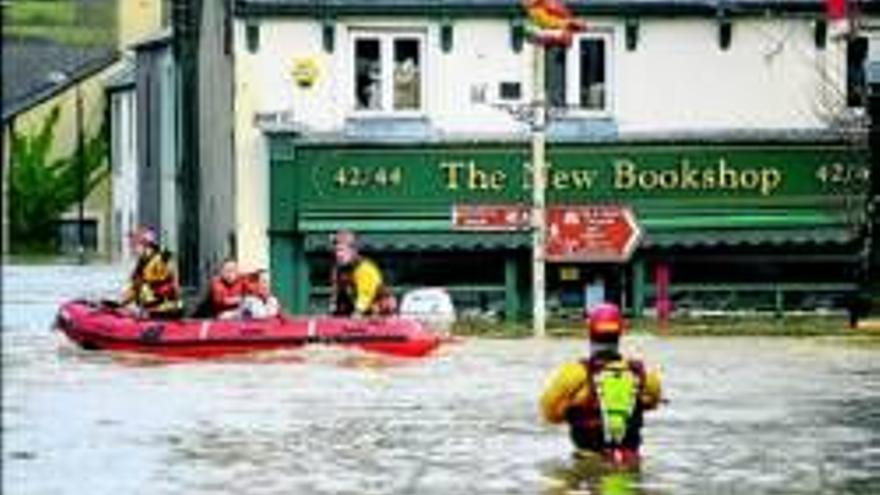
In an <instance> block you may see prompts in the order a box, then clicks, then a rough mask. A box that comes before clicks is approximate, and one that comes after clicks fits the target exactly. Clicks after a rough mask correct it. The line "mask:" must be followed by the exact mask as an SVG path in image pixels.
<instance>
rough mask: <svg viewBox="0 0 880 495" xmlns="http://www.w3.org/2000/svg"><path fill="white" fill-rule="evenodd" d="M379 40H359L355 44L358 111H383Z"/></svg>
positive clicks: (356, 101) (355, 92) (355, 90)
mask: <svg viewBox="0 0 880 495" xmlns="http://www.w3.org/2000/svg"><path fill="white" fill-rule="evenodd" d="M380 53H381V52H380V48H379V40H378V39H375V38H372V39H370V38H363V39H358V40H356V41H355V43H354V81H355V83H354V97H355V108H357V109H358V110H381V109H382V58H381V56H380Z"/></svg>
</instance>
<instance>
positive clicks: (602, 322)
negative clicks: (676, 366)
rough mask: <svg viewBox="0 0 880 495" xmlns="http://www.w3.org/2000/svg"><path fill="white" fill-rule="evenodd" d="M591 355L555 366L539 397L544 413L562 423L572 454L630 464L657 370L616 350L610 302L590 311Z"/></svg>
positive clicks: (656, 386)
mask: <svg viewBox="0 0 880 495" xmlns="http://www.w3.org/2000/svg"><path fill="white" fill-rule="evenodd" d="M587 325H588V328H589V338H590V355H589V357H588V358H586V359H582V360H579V361H572V362H568V363H565V364H563V365H562V366H560V367H559V368H558V369H557V370H556V371H555V373H554V374H553V375H552V376H551V377H550V380H549V381H548V383H547V386H546V388H545V389H544V392H543V394H542V396H541V400H540V410H541V415H542V416H543V418H544V419H545V420H546V421H548V422H550V423H553V424H560V423H567V424H568V425H569V429H570V435H571V440H572V442H573V443H574V446H575V448H576V449H577V450H576V454H589V453H593V454H598V455H600V456H602V457H604V458H605V459H608V460H610V461H612V462H614V463H616V464H621V465H635V464H637V463H638V460H639V448H640V447H641V444H642V435H641V429H642V421H643V415H644V412H645V411H649V410H652V409H655V408H657V407H658V406H659V405H660V402H661V386H660V377H659V374H658V373H656V372H653V371H648V370H647V369H646V367H645V365H644V363H643V362H641V361H640V360H637V359H631V358H627V357H625V356H623V355H622V353H621V352H620V338H621V335H622V334H623V330H624V328H623V319H622V317H621V315H620V309H619V308H618V307H617V306H616V305H614V304H608V303H603V304H600V305H598V306H596V307H595V308H594V309H593V310H592V311H590V313H589V316H588V321H587Z"/></svg>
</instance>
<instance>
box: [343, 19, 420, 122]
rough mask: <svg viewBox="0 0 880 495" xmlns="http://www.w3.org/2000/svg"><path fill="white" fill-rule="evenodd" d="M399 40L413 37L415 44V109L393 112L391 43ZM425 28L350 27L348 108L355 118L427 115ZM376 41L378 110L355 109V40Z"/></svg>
mask: <svg viewBox="0 0 880 495" xmlns="http://www.w3.org/2000/svg"><path fill="white" fill-rule="evenodd" d="M399 38H415V39H417V40H418V41H419V108H418V109H415V110H410V109H408V110H395V109H394V40H395V39H399ZM427 38H428V36H427V29H425V28H379V27H356V28H355V27H353V28H351V30H350V32H349V43H348V49H349V53H348V60H349V63H348V64H347V65H348V68H347V70H348V76H347V81H348V84H347V86H348V88H347V91H348V108H349V112H350V113H351V115H353V116H356V117H423V116H424V115H426V114H427V110H426V108H425V106H426V104H427V97H426V96H427V94H426V81H427V79H428V76H427V70H426V69H427V66H428V61H427V57H426V54H427V50H426V45H427ZM362 39H378V40H379V56H380V60H381V63H382V72H381V78H382V79H381V81H382V109H381V110H372V109H359V108H358V107H357V97H356V96H355V89H356V87H355V85H356V84H357V81H356V77H355V69H356V64H355V45H356V44H357V42H358V40H362Z"/></svg>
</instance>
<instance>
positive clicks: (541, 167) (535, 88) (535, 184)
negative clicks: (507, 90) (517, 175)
mask: <svg viewBox="0 0 880 495" xmlns="http://www.w3.org/2000/svg"><path fill="white" fill-rule="evenodd" d="M532 46H533V57H534V60H533V64H532V67H533V71H534V72H533V77H532V81H533V85H532V94H533V97H532V105H534V112H535V114H534V119H533V120H532V128H531V131H532V215H531V218H532V329H533V332H534V336H535V337H544V336H546V334H547V330H546V325H547V308H546V295H547V294H546V277H545V264H544V261H545V258H546V256H545V249H546V239H547V215H546V212H545V210H546V205H545V203H546V201H545V199H546V189H547V188H546V181H545V179H546V161H545V155H546V148H547V143H546V127H547V125H546V124H547V106H546V104H545V100H546V97H547V95H546V93H547V91H546V88H545V85H544V64H545V60H544V46H543V45H542V44H540V43H535V44H534V45H532Z"/></svg>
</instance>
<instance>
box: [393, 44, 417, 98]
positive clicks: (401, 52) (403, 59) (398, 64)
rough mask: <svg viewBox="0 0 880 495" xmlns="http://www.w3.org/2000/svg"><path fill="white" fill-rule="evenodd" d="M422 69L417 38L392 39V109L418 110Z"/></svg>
mask: <svg viewBox="0 0 880 495" xmlns="http://www.w3.org/2000/svg"><path fill="white" fill-rule="evenodd" d="M421 86H422V71H421V60H419V40H418V39H415V38H398V39H395V40H394V109H395V110H418V109H419V107H420V106H421V105H420V102H421V99H422V95H421Z"/></svg>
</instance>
